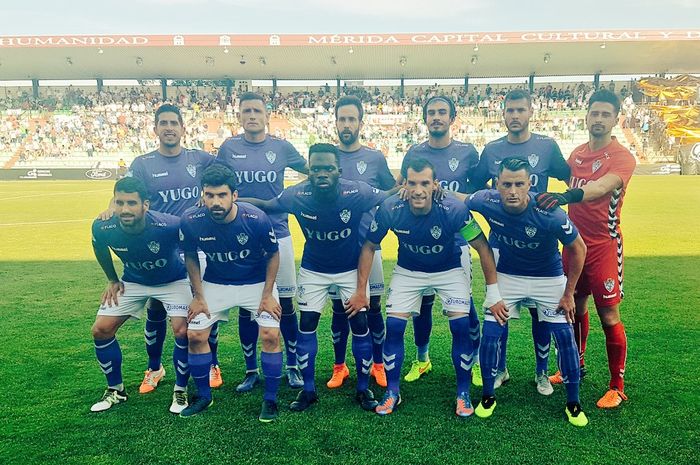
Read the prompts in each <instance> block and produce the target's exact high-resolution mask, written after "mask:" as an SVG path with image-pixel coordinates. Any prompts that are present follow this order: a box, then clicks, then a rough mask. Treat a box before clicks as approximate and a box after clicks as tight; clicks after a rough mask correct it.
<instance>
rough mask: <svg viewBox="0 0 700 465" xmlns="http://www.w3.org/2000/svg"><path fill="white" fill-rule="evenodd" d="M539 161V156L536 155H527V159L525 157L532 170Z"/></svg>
mask: <svg viewBox="0 0 700 465" xmlns="http://www.w3.org/2000/svg"><path fill="white" fill-rule="evenodd" d="M539 161H540V157H539V155H537V154H536V153H531V154H530V155H528V157H527V162H528V163H529V164H530V166H532V167H533V168H534V167H535V166H537V163H538V162H539Z"/></svg>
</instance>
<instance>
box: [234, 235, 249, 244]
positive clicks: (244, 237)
mask: <svg viewBox="0 0 700 465" xmlns="http://www.w3.org/2000/svg"><path fill="white" fill-rule="evenodd" d="M236 239H238V243H239V244H241V245H245V244H246V242H248V235H247V234H246V233H240V234H238V235H237V236H236Z"/></svg>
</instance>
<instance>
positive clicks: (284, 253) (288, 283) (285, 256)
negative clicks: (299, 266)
mask: <svg viewBox="0 0 700 465" xmlns="http://www.w3.org/2000/svg"><path fill="white" fill-rule="evenodd" d="M277 245H279V252H280V267H279V270H277V277H276V279H275V282H276V284H277V292H279V296H280V297H294V295H295V294H296V292H297V278H296V276H297V273H296V265H295V263H294V246H293V245H292V236H287V237H283V238H281V239H277Z"/></svg>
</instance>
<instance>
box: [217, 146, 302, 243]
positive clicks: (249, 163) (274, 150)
mask: <svg viewBox="0 0 700 465" xmlns="http://www.w3.org/2000/svg"><path fill="white" fill-rule="evenodd" d="M216 162H217V163H221V164H222V165H224V166H227V167H228V168H230V169H231V170H233V172H234V173H235V174H236V181H237V184H238V195H239V196H241V197H253V198H256V199H262V200H270V199H273V198H275V197H277V196H278V195H279V194H280V192H282V190H283V189H284V170H285V169H286V168H287V167H289V168H292V169H293V170H296V171H299V170H303V169H304V167H305V166H306V160H305V159H304V158H303V157H302V156H301V155H300V154H299V152H298V151H297V149H295V148H294V146H293V145H292V144H290V143H289V142H287V141H286V140H284V139H279V138H277V137H274V136H270V135H267V136H265V140H264V141H262V142H248V141H247V140H246V139H245V137H244V136H243V135H242V134H241V135H238V136H234V137H231V138H229V139H227V140H226V141H225V142H224V143H223V144H221V147H220V148H219V153H218V155H217V157H216ZM270 221H272V225H273V226H274V228H275V234H276V235H277V237H278V238H280V239H281V238H283V237H287V236H289V226H288V225H287V214H286V213H271V214H270Z"/></svg>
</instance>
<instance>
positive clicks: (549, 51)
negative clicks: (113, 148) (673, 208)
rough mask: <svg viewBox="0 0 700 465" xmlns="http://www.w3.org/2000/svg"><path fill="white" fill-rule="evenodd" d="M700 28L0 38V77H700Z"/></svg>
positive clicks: (243, 78) (18, 78)
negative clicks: (623, 75) (652, 75)
mask: <svg viewBox="0 0 700 465" xmlns="http://www.w3.org/2000/svg"><path fill="white" fill-rule="evenodd" d="M698 57H700V30H663V31H662V30H606V31H602V30H600V31H528V32H478V33H476V32H474V33H470V32H463V33H416V34H340V35H330V34H281V35H277V34H257V35H236V34H212V35H177V34H173V35H96V36H0V79H2V80H21V79H95V78H104V79H122V78H123V79H157V78H169V79H228V78H230V79H235V80H250V79H273V78H277V79H336V78H341V79H396V78H400V77H405V78H428V79H432V78H435V79H439V78H462V77H465V76H471V77H517V76H527V75H530V74H535V75H537V76H572V75H592V74H595V73H601V74H657V73H674V74H675V73H697V72H700V60H698V59H697V58H698Z"/></svg>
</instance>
